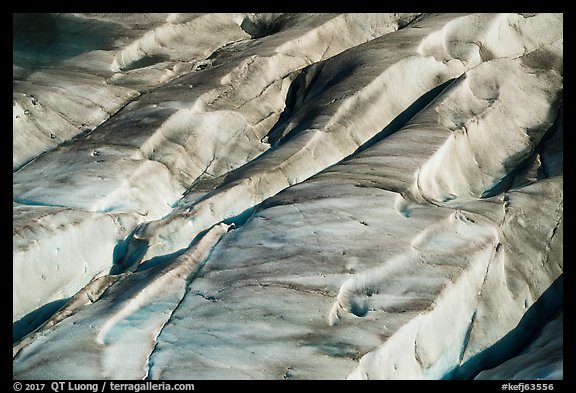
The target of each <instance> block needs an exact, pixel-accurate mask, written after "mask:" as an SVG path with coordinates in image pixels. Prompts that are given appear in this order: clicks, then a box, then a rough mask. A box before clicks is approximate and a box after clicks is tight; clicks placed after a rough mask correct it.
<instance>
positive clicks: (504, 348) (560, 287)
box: [442, 274, 564, 380]
mask: <svg viewBox="0 0 576 393" xmlns="http://www.w3.org/2000/svg"><path fill="white" fill-rule="evenodd" d="M563 298H564V274H561V275H560V276H559V277H558V278H557V279H556V280H555V281H554V282H553V283H552V284H551V285H550V286H549V287H548V289H546V291H545V292H544V293H543V294H542V295H541V296H540V298H538V300H537V301H536V302H535V303H534V304H533V305H532V306H531V307H530V308H529V309H528V310H527V311H526V313H525V314H524V315H523V316H522V319H521V320H520V322H519V323H518V325H517V326H516V327H515V328H514V329H513V330H511V331H510V332H509V333H508V334H506V335H505V336H504V337H502V338H501V339H500V340H499V341H498V342H496V343H495V344H493V345H492V346H491V347H489V348H488V349H485V350H484V351H482V352H480V353H479V354H477V355H475V356H473V357H472V358H470V359H469V360H468V361H466V362H465V363H463V364H462V365H460V366H458V367H455V368H454V369H453V370H451V371H449V372H448V373H446V374H445V375H444V377H443V378H442V379H456V380H462V379H474V377H476V375H478V373H480V372H481V371H483V370H488V369H491V368H494V367H496V366H498V365H499V364H501V363H503V362H505V361H506V360H509V359H511V358H513V357H514V356H516V355H518V353H520V352H521V351H522V349H523V348H524V347H525V346H526V345H527V344H528V343H529V342H530V340H531V339H532V338H533V337H534V335H535V334H537V332H538V331H539V329H540V328H541V327H542V326H544V324H545V322H546V321H548V320H550V319H551V318H552V317H553V316H554V315H555V314H556V312H557V311H558V310H560V308H561V307H562V306H563V303H564V302H563Z"/></svg>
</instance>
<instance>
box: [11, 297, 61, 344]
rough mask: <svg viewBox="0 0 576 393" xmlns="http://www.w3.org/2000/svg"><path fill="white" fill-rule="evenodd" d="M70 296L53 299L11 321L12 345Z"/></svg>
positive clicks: (54, 311)
mask: <svg viewBox="0 0 576 393" xmlns="http://www.w3.org/2000/svg"><path fill="white" fill-rule="evenodd" d="M70 299H71V297H68V298H64V299H60V300H54V301H52V302H50V303H47V304H45V305H43V306H41V307H39V308H37V309H36V310H34V311H32V312H30V313H28V314H27V315H25V316H23V317H22V318H20V319H19V320H17V321H16V322H14V323H12V345H14V344H16V343H17V342H18V341H20V340H22V339H23V338H24V337H26V336H27V335H28V334H30V333H32V332H33V331H35V330H36V329H38V328H39V327H40V326H42V324H44V323H45V322H46V321H47V320H49V319H50V318H51V317H52V316H53V315H54V314H55V313H56V312H58V310H60V309H61V308H62V307H63V306H64V305H65V304H66V303H68V301H69V300H70Z"/></svg>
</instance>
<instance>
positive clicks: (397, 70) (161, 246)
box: [135, 14, 561, 260]
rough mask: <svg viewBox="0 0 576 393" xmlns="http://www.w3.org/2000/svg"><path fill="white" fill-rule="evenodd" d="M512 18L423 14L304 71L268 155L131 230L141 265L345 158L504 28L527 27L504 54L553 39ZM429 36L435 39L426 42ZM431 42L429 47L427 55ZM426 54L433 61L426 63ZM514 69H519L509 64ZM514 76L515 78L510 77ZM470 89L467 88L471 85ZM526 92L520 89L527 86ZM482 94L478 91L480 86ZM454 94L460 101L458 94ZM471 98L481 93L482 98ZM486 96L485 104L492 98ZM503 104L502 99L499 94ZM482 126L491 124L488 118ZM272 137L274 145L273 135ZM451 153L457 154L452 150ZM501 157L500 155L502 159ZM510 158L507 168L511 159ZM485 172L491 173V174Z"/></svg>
mask: <svg viewBox="0 0 576 393" xmlns="http://www.w3.org/2000/svg"><path fill="white" fill-rule="evenodd" d="M546 17H552V16H546ZM518 18H521V17H520V16H518V15H507V16H501V15H488V14H481V15H467V16H460V15H458V16H445V15H441V16H430V17H428V18H422V19H421V20H420V21H418V22H415V23H413V24H411V25H410V26H408V27H406V28H404V29H402V30H400V31H397V32H394V33H391V34H387V35H385V36H382V37H380V38H377V39H375V40H372V41H370V42H368V43H366V44H363V45H358V46H356V47H354V48H351V49H349V50H347V51H345V52H343V53H341V54H340V55H337V56H335V57H333V58H331V59H328V60H326V61H324V62H321V63H318V64H316V65H313V66H312V69H310V70H309V71H308V72H309V73H312V74H313V76H312V77H310V78H308V77H306V80H309V79H310V80H312V81H313V82H312V83H311V82H308V84H310V85H309V86H308V85H306V83H307V82H302V83H304V84H305V88H302V90H304V91H303V92H301V94H303V98H301V99H300V101H301V105H302V108H299V107H298V105H296V107H295V108H294V109H292V110H293V111H294V112H295V113H294V115H293V116H292V117H291V118H290V120H289V121H288V123H286V124H287V125H284V128H283V129H284V131H283V135H288V136H290V138H289V139H288V140H286V141H285V142H283V143H282V144H280V145H279V146H278V147H277V148H276V149H273V150H270V151H268V152H267V154H265V155H263V156H262V157H259V158H258V159H257V160H253V161H252V162H250V163H249V164H248V165H246V166H245V167H242V168H240V169H239V170H238V171H235V172H234V173H232V174H231V175H229V176H228V177H227V178H226V179H225V180H224V182H222V183H221V184H220V185H219V186H218V188H216V189H215V190H214V191H213V192H211V193H210V194H208V195H206V197H204V198H203V199H201V200H200V201H198V202H196V203H194V204H192V205H191V206H183V207H181V208H177V209H174V210H173V211H172V212H171V213H170V214H168V215H167V216H166V217H165V218H163V219H161V220H157V221H153V222H150V223H146V224H144V225H143V226H142V227H140V228H139V229H138V230H137V232H136V233H135V238H136V239H138V241H139V243H141V242H140V241H141V240H143V241H145V242H147V243H148V247H149V248H148V250H147V252H146V254H145V255H144V257H143V260H146V259H149V258H151V257H154V256H156V255H162V254H165V253H171V252H174V251H176V250H178V249H181V248H183V247H186V245H187V244H188V243H189V242H190V239H192V238H193V237H194V236H195V235H196V234H197V233H199V232H200V231H202V230H204V229H205V228H206V227H209V226H210V225H213V224H215V223H217V222H220V221H222V220H225V219H227V218H230V217H234V216H237V215H239V214H241V213H242V212H243V211H245V210H247V209H249V208H251V207H253V206H255V205H257V204H258V203H260V202H262V201H263V200H265V199H266V198H269V197H270V196H272V195H275V194H276V193H278V192H279V191H281V190H283V189H285V188H287V187H289V186H291V185H293V184H296V183H299V182H302V181H303V180H305V179H307V178H309V177H310V176H313V175H314V174H316V173H318V172H320V171H321V170H323V169H325V168H327V167H329V166H330V165H332V164H335V163H337V162H338V161H340V160H342V159H343V158H345V157H346V156H348V155H350V154H352V153H353V152H354V151H355V150H356V149H357V148H358V147H359V146H361V145H362V144H364V143H365V142H367V141H368V140H369V139H370V138H372V137H374V136H375V135H377V134H378V133H379V132H381V131H382V130H383V129H385V128H386V126H387V125H388V124H389V123H390V122H391V121H392V120H394V118H396V117H397V116H399V115H400V114H401V113H402V112H403V111H406V110H407V109H408V107H409V106H410V104H412V103H413V102H414V101H416V100H417V99H418V98H420V97H421V96H423V95H424V94H426V93H428V92H429V91H430V90H432V89H434V88H436V87H438V86H439V85H441V84H442V83H444V82H446V81H447V80H449V79H452V78H456V77H458V76H459V75H460V74H462V73H463V72H465V71H466V70H467V69H470V68H472V67H473V66H475V65H477V64H478V63H479V62H480V61H482V60H484V59H485V57H484V58H481V57H479V56H478V53H479V50H480V49H479V48H482V47H486V48H491V47H492V46H498V47H500V46H501V43H500V41H499V40H500V39H502V37H503V36H505V37H508V36H507V35H503V34H504V33H503V32H502V31H504V32H508V30H506V29H515V28H516V27H514V26H524V27H525V28H526V30H527V31H526V34H525V35H519V36H518V35H516V34H511V33H510V39H512V38H514V39H515V40H517V41H518V40H519V42H517V43H516V45H512V44H511V43H509V42H508V43H507V45H508V46H507V48H509V50H510V52H509V53H508V56H510V57H517V56H520V55H523V54H525V53H530V51H534V50H539V48H540V45H538V44H536V43H535V42H534V40H535V39H537V38H540V39H543V40H544V41H543V42H542V44H541V45H545V44H546V43H554V42H556V41H558V39H559V34H560V32H557V33H556V34H551V33H550V32H549V31H548V32H547V34H543V35H541V36H537V33H536V31H537V30H536V31H534V26H533V25H532V24H531V23H536V22H534V21H532V22H530V20H531V19H526V20H524V19H523V18H522V19H520V21H522V22H523V23H520V22H519V19H518ZM540 22H541V21H540ZM470 26H481V27H479V28H478V31H476V30H475V31H474V32H473V33H474V34H476V36H477V37H478V40H480V42H481V45H480V46H479V45H472V44H470V43H466V45H464V44H463V43H462V42H460V41H452V40H448V38H447V37H450V34H453V30H454V29H462V30H463V31H464V32H466V33H468V34H470V32H469V31H468V29H470ZM542 26H543V25H542ZM496 32H498V34H497V33H496ZM439 36H440V37H443V38H444V40H440V39H431V38H430V37H439ZM433 45H437V46H438V47H439V48H438V49H437V50H434V46H433ZM519 47H522V48H523V50H520V49H519ZM440 48H444V49H445V48H448V50H449V53H444V52H442V53H441V54H438V53H440V52H438V51H439V50H440ZM444 49H442V50H444ZM451 53H452V54H454V57H449V58H447V57H446V56H451V55H450V54H451ZM431 54H435V56H436V57H434V56H431ZM499 55H500V56H503V54H499ZM439 56H440V57H439ZM504 64H507V63H505V62H503V63H502V65H504ZM487 67H491V66H487ZM492 67H497V65H493V66H492ZM511 67H512V68H514V66H511ZM517 67H519V65H516V68H517ZM343 69H344V70H345V72H343ZM517 72H518V73H521V71H520V70H519V71H517ZM551 73H552V74H553V72H548V73H546V71H543V74H545V75H548V76H546V78H549V79H551V81H552V83H554V86H558V84H560V83H561V78H560V77H559V76H558V75H555V74H554V75H550V74H551ZM475 75H479V79H480V80H484V79H485V78H486V76H482V75H483V71H482V70H481V69H480V70H479V71H478V72H477V73H475ZM493 78H494V77H488V79H487V80H486V83H490V82H491V79H493ZM496 78H497V77H496ZM533 79H536V80H534V81H530V80H528V81H527V82H526V83H533V84H535V86H534V87H536V86H538V85H540V86H541V88H540V89H542V90H544V92H543V93H541V96H542V98H541V99H542V100H544V102H545V101H546V100H547V98H548V97H546V94H555V95H558V93H557V90H558V88H557V87H553V86H552V87H548V86H545V85H544V83H546V80H544V81H542V82H540V81H539V80H538V78H533ZM472 83H474V82H472ZM489 86H490V85H489ZM470 88H472V87H470ZM473 88H474V89H475V90H476V89H478V88H479V87H476V86H474V87H473ZM512 88H513V89H514V87H512ZM527 88H528V89H529V90H530V89H531V88H532V87H527ZM482 89H486V88H485V87H484V86H482ZM488 89H490V88H488ZM518 90H520V89H518ZM398 91H402V94H401V95H398V94H397V92H398ZM491 91H492V92H494V91H496V92H498V86H495V85H492V90H491ZM514 91H516V90H514ZM462 94H464V95H466V94H467V95H468V96H469V95H470V93H466V92H464V93H462ZM478 94H480V95H481V94H482V92H478ZM504 94H506V93H504ZM489 98H490V97H485V98H484V99H483V98H482V97H480V98H478V99H477V100H476V98H475V97H469V99H470V100H472V101H473V102H472V103H468V101H467V102H466V105H471V107H470V109H468V112H467V113H462V114H460V115H458V114H455V116H462V117H464V116H468V115H470V113H471V112H472V113H474V112H473V111H474V110H476V111H479V110H481V109H482V107H481V108H478V105H479V103H478V102H477V101H481V104H482V105H484V106H483V107H484V108H485V107H487V106H489V105H486V104H485V102H486V100H488V101H489ZM493 99H494V100H495V97H494V98H493ZM503 99H506V95H505V96H504V98H503ZM307 101H309V102H307ZM526 101H527V103H528V104H530V102H531V101H530V99H526ZM554 102H555V101H554ZM538 104H540V102H538V101H537V99H535V102H534V104H533V105H534V106H537V105H538ZM496 105H498V104H497V103H496ZM543 108H546V106H544V107H543ZM543 110H544V111H546V109H543ZM544 115H547V117H546V119H545V121H544V122H543V125H542V127H540V128H538V130H536V131H535V132H534V133H535V134H537V135H541V134H542V133H543V130H545V129H546V126H547V125H549V124H548V122H549V121H550V119H549V117H550V116H551V115H549V114H548V113H545V114H544ZM520 116H522V114H520ZM531 116H534V122H536V121H538V120H540V119H541V117H542V116H543V114H542V113H534V114H532V113H530V114H529V116H528V119H527V120H526V121H527V122H528V124H526V125H524V124H520V125H514V126H515V128H514V129H519V132H522V130H523V128H521V127H522V126H530V124H529V122H530V121H531V120H530V119H531ZM488 121H497V115H496V118H494V116H492V117H491V118H489V119H488ZM511 122H512V123H513V122H514V121H511ZM287 130H290V131H287ZM510 132H512V130H510ZM472 137H474V136H472ZM275 138H276V139H280V137H278V136H275ZM526 139H528V137H527V138H526ZM459 140H460V139H458V141H459ZM519 143H520V144H522V142H519ZM530 143H532V142H530ZM460 144H461V143H460ZM526 144H529V142H524V145H526ZM465 146H466V145H465ZM458 148H459V149H460V150H461V149H462V148H461V147H459V146H458ZM464 148H466V147H464ZM480 148H484V147H480ZM522 149H524V150H522ZM509 150H519V152H518V153H520V154H521V153H523V152H525V151H528V150H529V149H528V147H526V146H520V147H512V148H510V149H509ZM506 153H510V152H509V151H504V152H503V154H506ZM440 154H442V153H440ZM450 154H454V153H450ZM472 159H474V158H473V157H472ZM511 160H512V161H513V162H514V160H518V158H511ZM513 162H511V163H510V164H512V163H513ZM505 164H508V165H510V164H509V163H505ZM464 169H465V170H466V168H464ZM488 170H491V172H494V171H495V169H491V168H488ZM496 171H499V172H498V173H489V174H488V176H484V177H488V178H490V180H497V179H493V178H497V177H498V176H503V172H504V171H503V170H502V169H501V167H498V168H497V169H496ZM480 172H482V169H481V170H480ZM439 180H440V181H441V180H443V179H439ZM483 181H484V179H480V182H481V183H480V186H486V185H485V184H482V182H483ZM475 188H476V187H475Z"/></svg>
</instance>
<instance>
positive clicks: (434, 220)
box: [13, 13, 563, 380]
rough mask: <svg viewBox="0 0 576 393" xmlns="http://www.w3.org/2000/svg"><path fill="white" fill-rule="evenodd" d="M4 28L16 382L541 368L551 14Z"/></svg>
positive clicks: (41, 21)
mask: <svg viewBox="0 0 576 393" xmlns="http://www.w3.org/2000/svg"><path fill="white" fill-rule="evenodd" d="M13 18H14V73H13V79H14V92H13V95H14V105H13V135H14V138H13V140H14V142H13V167H14V173H13V201H14V205H13V217H14V232H13V233H14V234H13V255H14V257H13V266H14V274H13V284H14V286H13V288H14V289H13V330H14V347H13V359H14V360H13V377H14V378H15V379H63V380H66V379H128V380H130V379H193V380H199V379H524V380H526V379H540V378H547V379H561V378H563V356H562V350H563V341H562V330H561V326H562V321H563V312H562V310H563V303H562V285H563V148H562V147H563V15H562V14H552V13H542V14H534V15H532V14H512V13H495V14H488V13H480V14H474V13H472V14H418V13H414V14H386V13H373V14H282V13H279V14H254V13H220V14H150V15H148V14H127V15H119V14H41V15H36V14H31V15H19V14H15V15H14V17H13ZM32 25H34V26H36V28H31V27H30V26H32ZM56 32H58V34H56ZM44 36H46V37H53V39H51V40H48V39H45V38H42V37H44Z"/></svg>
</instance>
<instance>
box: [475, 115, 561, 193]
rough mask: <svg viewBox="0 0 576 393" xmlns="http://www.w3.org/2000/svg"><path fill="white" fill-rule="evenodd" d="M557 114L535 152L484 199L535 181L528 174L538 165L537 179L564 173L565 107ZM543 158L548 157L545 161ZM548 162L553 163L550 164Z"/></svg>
mask: <svg viewBox="0 0 576 393" xmlns="http://www.w3.org/2000/svg"><path fill="white" fill-rule="evenodd" d="M557 110H558V112H557V114H556V120H555V121H554V123H553V124H552V126H551V127H550V128H549V129H548V130H547V131H546V133H545V134H544V136H543V137H542V139H540V141H539V142H538V144H537V145H536V146H535V147H534V150H533V152H532V153H531V154H530V155H529V156H528V157H526V159H524V160H523V161H521V162H520V163H518V165H517V166H515V167H514V168H512V169H511V170H510V171H509V172H508V173H507V174H506V176H504V177H503V178H502V179H501V180H500V181H499V182H498V183H496V184H494V185H493V186H492V187H490V188H489V189H487V190H486V191H484V193H483V194H482V196H481V197H482V198H489V197H493V196H495V195H498V194H501V193H505V192H507V191H509V190H510V189H513V188H519V187H522V186H524V185H526V184H528V183H530V182H531V181H533V180H530V179H529V178H527V177H528V176H527V174H528V172H529V171H530V170H531V169H532V168H534V165H538V167H537V170H536V176H537V179H545V178H549V177H554V176H558V175H559V174H561V173H562V172H563V167H562V164H563V151H562V148H559V146H563V139H564V128H563V112H564V111H563V107H562V106H560V107H559V108H558V109H557ZM542 157H546V159H543V158H542ZM548 161H551V162H550V163H549V162H548Z"/></svg>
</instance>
